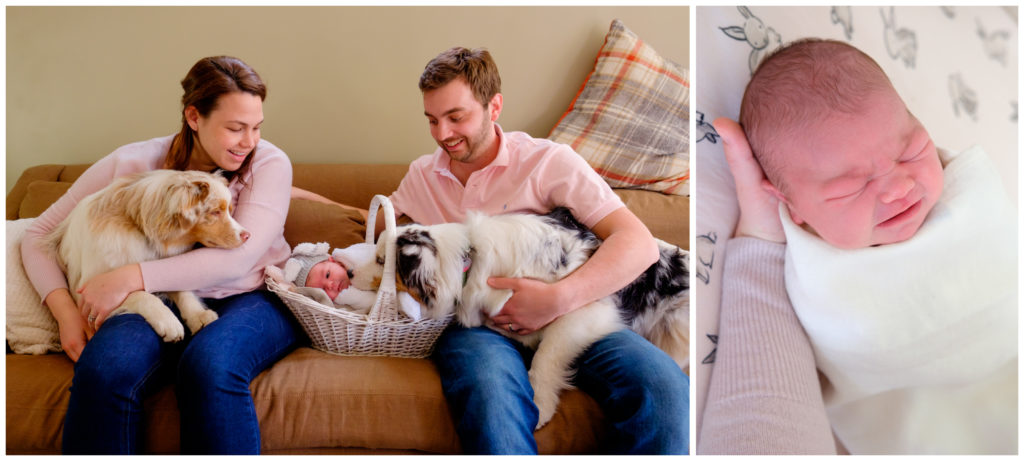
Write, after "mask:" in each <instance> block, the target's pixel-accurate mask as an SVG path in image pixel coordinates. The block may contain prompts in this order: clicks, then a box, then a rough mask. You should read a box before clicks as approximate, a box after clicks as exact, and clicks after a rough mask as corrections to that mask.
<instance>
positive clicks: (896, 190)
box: [879, 173, 914, 203]
mask: <svg viewBox="0 0 1024 461" xmlns="http://www.w3.org/2000/svg"><path fill="white" fill-rule="evenodd" d="M890 176H892V177H891V178H889V182H887V183H886V185H885V189H884V190H883V191H882V193H881V194H880V195H879V200H881V201H882V203H892V202H895V201H897V200H899V199H902V198H903V197H906V196H907V194H909V193H910V191H911V190H913V189H914V178H912V177H910V175H906V174H897V173H892V174H891V175H890Z"/></svg>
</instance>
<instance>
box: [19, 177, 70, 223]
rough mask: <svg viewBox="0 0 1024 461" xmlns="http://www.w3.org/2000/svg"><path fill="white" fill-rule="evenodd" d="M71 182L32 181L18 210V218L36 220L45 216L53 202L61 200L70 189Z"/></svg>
mask: <svg viewBox="0 0 1024 461" xmlns="http://www.w3.org/2000/svg"><path fill="white" fill-rule="evenodd" d="M70 187H71V183H69V182H58V181H32V182H30V183H29V184H28V190H27V192H26V193H25V198H24V199H22V201H21V205H20V207H19V209H18V216H19V217H21V218H34V217H36V216H39V215H41V214H43V212H44V211H46V209H47V208H49V207H50V205H53V202H56V201H57V199H59V198H61V196H63V195H64V193H65V192H67V191H68V188H70Z"/></svg>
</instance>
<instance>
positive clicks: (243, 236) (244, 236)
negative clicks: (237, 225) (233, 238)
mask: <svg viewBox="0 0 1024 461" xmlns="http://www.w3.org/2000/svg"><path fill="white" fill-rule="evenodd" d="M251 236H252V234H250V233H249V231H247V230H244V231H242V233H240V234H238V237H239V238H241V239H242V241H243V242H245V241H248V240H249V237H251Z"/></svg>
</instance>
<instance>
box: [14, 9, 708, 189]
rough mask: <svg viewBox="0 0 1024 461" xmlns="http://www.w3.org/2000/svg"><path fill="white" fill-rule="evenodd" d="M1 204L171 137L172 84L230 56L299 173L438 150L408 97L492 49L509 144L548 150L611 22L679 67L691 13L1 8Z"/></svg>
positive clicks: (416, 101)
mask: <svg viewBox="0 0 1024 461" xmlns="http://www.w3.org/2000/svg"><path fill="white" fill-rule="evenodd" d="M6 10H7V142H6V160H7V162H6V167H7V189H8V191H9V190H10V188H11V186H12V185H13V182H14V181H15V180H16V179H17V177H18V175H19V174H20V173H21V172H22V171H23V170H24V169H25V168H26V167H28V166H31V165H37V164H42V163H88V162H93V161H95V160H97V159H99V158H100V157H102V156H103V155H105V154H107V153H109V152H110V151H112V150H113V149H114V148H116V147H118V146H120V145H123V144H126V143H129V142H134V141H139V140H143V139H149V138H152V137H156V136H162V135H166V134H170V133H172V132H174V131H175V130H176V128H177V127H178V124H179V123H180V107H179V104H180V102H179V101H180V97H181V87H180V84H179V82H180V80H181V78H182V77H184V76H185V73H186V72H187V71H188V69H189V67H191V65H192V64H193V63H194V62H195V61H196V60H197V59H199V58H201V57H203V56H209V55H217V54H229V55H234V56H237V57H240V58H242V59H243V60H244V61H246V62H248V63H249V64H250V65H252V66H253V67H254V68H255V69H256V70H257V71H258V72H259V73H260V75H261V76H262V77H263V79H264V80H265V81H266V83H267V85H268V88H269V94H268V97H267V101H266V103H265V105H264V113H265V116H266V122H265V125H264V130H263V136H264V137H265V138H266V139H268V140H270V141H272V142H274V143H275V144H277V145H278V146H280V147H282V148H283V149H284V150H285V151H286V152H287V153H288V154H289V155H290V156H291V158H292V160H293V161H295V162H332V163H342V162H352V163H407V162H409V161H411V160H413V159H414V158H416V157H418V156H420V155H422V154H426V153H430V152H431V151H432V150H433V148H434V144H433V141H432V140H431V139H430V137H429V134H428V132H427V124H426V121H425V118H424V117H423V115H422V113H423V106H422V99H421V96H420V93H419V90H418V89H417V88H416V82H417V79H418V77H419V74H420V72H421V71H422V69H423V66H424V65H425V64H426V63H427V61H429V60H430V59H431V58H432V57H434V56H435V55H436V54H437V53H438V52H440V51H442V50H444V49H446V48H448V47H451V46H455V45H461V46H467V47H481V46H482V47H487V48H488V49H490V50H491V52H492V54H493V55H494V57H495V60H496V61H497V63H498V67H499V69H500V70H501V74H502V80H503V93H504V96H505V108H504V112H503V113H502V116H501V119H500V120H499V122H500V123H501V124H502V126H503V127H504V128H505V129H507V130H522V131H526V132H528V133H530V134H532V135H534V136H538V137H544V136H547V134H548V132H549V130H550V129H551V127H552V126H553V125H554V124H555V123H556V122H557V120H558V118H559V116H560V115H561V114H562V112H563V111H564V110H565V108H566V107H567V106H568V104H569V103H570V102H571V100H572V98H573V96H574V95H575V94H576V92H577V90H578V89H579V86H580V85H581V84H582V82H583V80H584V79H585V78H586V76H587V73H588V72H589V70H590V68H591V66H592V65H593V62H594V57H595V55H596V53H597V51H598V49H599V48H600V47H601V44H602V43H603V39H604V35H605V33H606V32H607V30H608V26H609V25H610V23H611V21H612V19H615V18H619V19H621V20H622V21H623V22H624V23H625V24H626V26H627V27H629V28H630V29H631V30H633V31H634V32H636V33H637V35H639V36H640V37H641V38H642V39H644V40H645V41H647V42H648V43H649V44H650V45H651V46H653V47H654V48H655V49H656V50H658V51H659V52H660V53H661V54H662V55H664V56H666V57H668V58H669V59H672V60H674V61H676V62H678V63H680V64H682V65H683V66H687V64H688V62H689V41H688V40H689V39H688V37H689V8H688V7H7V9H6Z"/></svg>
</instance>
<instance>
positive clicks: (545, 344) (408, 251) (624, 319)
mask: <svg viewBox="0 0 1024 461" xmlns="http://www.w3.org/2000/svg"><path fill="white" fill-rule="evenodd" d="M395 234H396V235H391V233H390V232H386V233H385V234H383V235H382V236H381V238H380V239H379V242H380V243H381V244H379V245H378V253H377V255H378V256H377V261H375V262H372V263H370V264H369V265H367V266H363V267H361V268H357V269H355V270H354V271H353V279H352V284H353V286H356V287H358V288H362V289H375V286H374V284H375V283H376V284H379V280H380V275H381V274H382V272H383V266H382V264H383V261H384V258H383V255H384V247H385V246H384V244H383V242H386V241H387V240H388V239H395V243H396V248H397V261H396V263H397V264H396V268H397V271H396V272H397V279H398V280H397V282H398V283H399V284H400V285H404V289H405V290H407V291H408V292H409V293H410V294H411V295H412V296H413V297H415V298H417V299H418V300H419V301H420V304H421V305H422V306H423V307H424V314H425V315H426V316H429V317H431V318H443V317H445V316H447V315H449V314H452V313H454V314H455V319H456V320H457V321H458V322H459V323H461V324H462V325H465V326H467V327H475V326H480V325H485V324H486V323H485V320H486V319H487V318H489V317H490V316H493V315H495V314H497V313H498V311H500V310H501V309H502V307H503V306H504V305H505V301H507V300H508V299H509V298H510V297H511V296H512V291H511V290H499V289H494V288H491V287H490V286H488V285H487V279H488V278H490V277H515V278H531V279H537V280H542V281H545V282H549V283H550V282H555V281H557V280H560V279H562V278H564V277H566V276H567V275H569V274H570V273H572V271H574V270H576V268H578V267H579V266H581V265H582V264H583V263H584V262H586V260H587V259H588V258H589V257H590V255H591V254H593V253H594V251H595V250H596V249H597V247H598V246H600V244H601V241H600V240H599V239H598V238H597V237H596V236H595V235H594V234H593V232H591V231H590V230H588V229H587V228H585V227H584V226H582V225H581V224H580V223H579V222H577V221H576V220H575V219H574V218H573V216H572V214H571V213H570V212H569V210H568V209H565V208H558V209H555V210H554V211H552V212H551V213H549V214H547V215H543V216H538V215H530V214H505V215H498V216H486V215H484V214H480V213H470V215H469V216H468V217H467V218H466V222H465V223H451V224H439V225H434V226H420V225H415V224H414V225H409V226H402V227H399V228H398V229H397V230H396V231H395ZM658 248H659V252H660V258H659V260H658V262H656V263H654V264H653V265H651V267H650V268H648V269H647V271H645V272H644V273H643V274H642V275H640V277H639V278H637V279H636V280H635V281H634V282H633V283H631V284H630V285H628V286H626V287H625V288H623V289H621V290H619V291H618V292H617V293H614V294H612V295H610V296H607V297H605V298H602V299H599V300H597V301H594V302H592V303H590V304H588V305H585V306H583V307H581V308H579V309H577V310H575V311H572V312H570V313H568V314H565V315H563V316H561V317H559V318H557V319H555V320H554V321H553V322H551V323H549V324H548V325H547V326H545V327H543V328H541V329H540V330H537V331H535V332H533V333H530V334H526V335H520V334H517V333H514V332H510V331H508V330H506V329H502V328H498V327H494V326H491V327H492V328H494V329H495V330H496V331H499V332H500V333H502V334H504V335H505V336H508V337H509V338H512V339H515V340H516V341H519V342H521V343H523V344H525V345H526V346H528V347H530V348H533V349H536V354H535V355H534V358H533V362H532V364H531V366H530V373H529V376H530V384H531V385H533V390H534V401H535V403H536V404H537V408H538V409H539V410H540V420H539V424H538V426H537V427H538V428H539V427H540V426H543V425H544V424H545V423H547V422H548V421H549V420H550V419H551V417H552V416H553V415H554V412H555V409H556V407H557V406H558V394H559V393H560V392H561V390H562V389H567V388H569V387H570V386H571V385H570V384H569V379H570V376H571V373H572V370H571V365H572V363H573V360H574V359H575V358H576V357H577V356H578V355H579V354H580V353H581V352H583V350H584V349H586V348H587V347H588V346H590V345H591V344H593V343H594V342H595V341H597V340H598V339H601V338H602V337H604V336H606V335H608V334H609V333H612V332H615V331H618V330H620V329H622V328H627V327H628V328H630V329H632V330H634V331H636V332H637V333H639V334H640V335H642V336H644V337H645V338H647V339H648V340H650V341H651V342H652V343H653V344H655V345H656V346H658V347H659V348H661V349H662V350H664V351H665V352H666V353H668V354H669V355H670V356H671V357H672V358H673V359H675V361H676V362H677V363H678V364H679V366H680V367H681V368H684V369H685V368H686V366H687V365H688V356H689V316H690V312H689V311H690V308H689V255H688V253H687V252H686V251H684V250H682V249H680V248H678V247H676V246H673V245H670V244H668V243H665V242H662V241H658ZM374 280H376V282H375V281H374Z"/></svg>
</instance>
